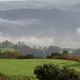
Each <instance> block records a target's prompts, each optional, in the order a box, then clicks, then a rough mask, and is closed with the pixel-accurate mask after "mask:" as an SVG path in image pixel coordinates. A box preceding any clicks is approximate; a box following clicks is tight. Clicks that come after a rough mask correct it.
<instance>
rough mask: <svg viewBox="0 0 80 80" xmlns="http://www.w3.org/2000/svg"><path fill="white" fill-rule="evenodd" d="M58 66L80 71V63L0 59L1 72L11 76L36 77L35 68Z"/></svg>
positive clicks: (52, 60)
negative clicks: (48, 65)
mask: <svg viewBox="0 0 80 80" xmlns="http://www.w3.org/2000/svg"><path fill="white" fill-rule="evenodd" d="M48 63H50V64H56V65H60V67H62V66H69V67H71V68H74V69H75V70H77V71H80V62H76V61H68V60H57V59H24V60H18V59H0V72H2V73H4V74H7V75H9V76H17V75H27V76H34V73H33V71H34V68H35V67H36V66H37V65H42V64H48Z"/></svg>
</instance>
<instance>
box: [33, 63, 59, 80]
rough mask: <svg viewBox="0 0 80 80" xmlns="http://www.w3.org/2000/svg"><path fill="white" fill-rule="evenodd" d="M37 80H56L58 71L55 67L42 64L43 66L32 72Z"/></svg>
mask: <svg viewBox="0 0 80 80" xmlns="http://www.w3.org/2000/svg"><path fill="white" fill-rule="evenodd" d="M34 74H36V75H37V76H36V77H37V78H38V79H39V80H58V74H60V69H59V67H58V66H55V65H51V64H50V65H48V64H44V65H43V66H37V67H36V68H35V70H34Z"/></svg>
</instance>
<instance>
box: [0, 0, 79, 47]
mask: <svg viewBox="0 0 80 80" xmlns="http://www.w3.org/2000/svg"><path fill="white" fill-rule="evenodd" d="M79 3H80V0H0V10H7V9H17V8H28V9H29V8H39V9H43V8H44V9H47V8H48V9H53V12H52V11H41V12H40V13H38V12H39V11H37V12H36V11H34V10H32V11H31V13H32V14H31V13H29V14H24V13H19V14H13V13H12V11H11V12H10V13H11V14H8V13H7V15H6V12H5V13H3V14H0V41H4V40H6V39H7V40H10V41H13V42H16V41H19V40H20V41H24V42H25V43H26V44H27V45H29V46H34V45H35V46H50V45H57V46H61V47H71V48H76V47H78V48H79V47H80V46H79V45H80V13H77V12H75V13H71V12H67V10H68V9H70V8H72V6H75V5H76V4H79ZM54 8H57V9H58V10H57V9H55V10H54ZM59 9H60V10H59ZM61 9H62V10H66V12H65V11H62V10H61ZM79 9H80V8H79ZM16 11H18V10H16ZM23 12H24V11H23ZM47 13H48V14H47ZM53 13H54V14H53ZM26 15H27V16H26ZM18 16H19V18H17V17H18ZM22 16H23V17H22ZM14 18H15V20H14ZM78 44H79V45H78Z"/></svg>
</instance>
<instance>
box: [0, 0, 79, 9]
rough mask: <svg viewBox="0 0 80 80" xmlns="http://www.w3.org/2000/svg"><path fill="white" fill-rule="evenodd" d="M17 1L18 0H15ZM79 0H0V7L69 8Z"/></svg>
mask: <svg viewBox="0 0 80 80" xmlns="http://www.w3.org/2000/svg"><path fill="white" fill-rule="evenodd" d="M15 1H18V2H15ZM77 3H80V0H0V9H11V8H20V7H23V8H55V7H56V8H60V9H69V8H70V7H71V6H72V5H75V4H77Z"/></svg>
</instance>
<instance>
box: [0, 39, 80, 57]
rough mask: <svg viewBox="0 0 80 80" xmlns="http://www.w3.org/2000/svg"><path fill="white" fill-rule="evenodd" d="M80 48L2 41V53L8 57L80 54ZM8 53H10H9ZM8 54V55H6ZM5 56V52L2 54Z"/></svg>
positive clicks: (0, 46)
mask: <svg viewBox="0 0 80 80" xmlns="http://www.w3.org/2000/svg"><path fill="white" fill-rule="evenodd" d="M79 52H80V49H67V48H63V49H62V48H60V47H57V46H49V47H43V48H42V47H38V48H37V47H30V46H27V45H26V44H25V43H24V42H17V43H12V42H10V41H8V40H6V41H3V42H0V53H4V54H5V56H7V58H9V57H10V56H13V57H12V58H14V57H15V56H23V57H24V56H26V57H31V58H33V56H35V57H46V56H48V57H52V56H55V55H56V56H57V55H59V54H62V53H63V55H67V54H69V55H80V53H79ZM7 53H8V54H7ZM6 54H7V55H6ZM1 56H3V54H1Z"/></svg>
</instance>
